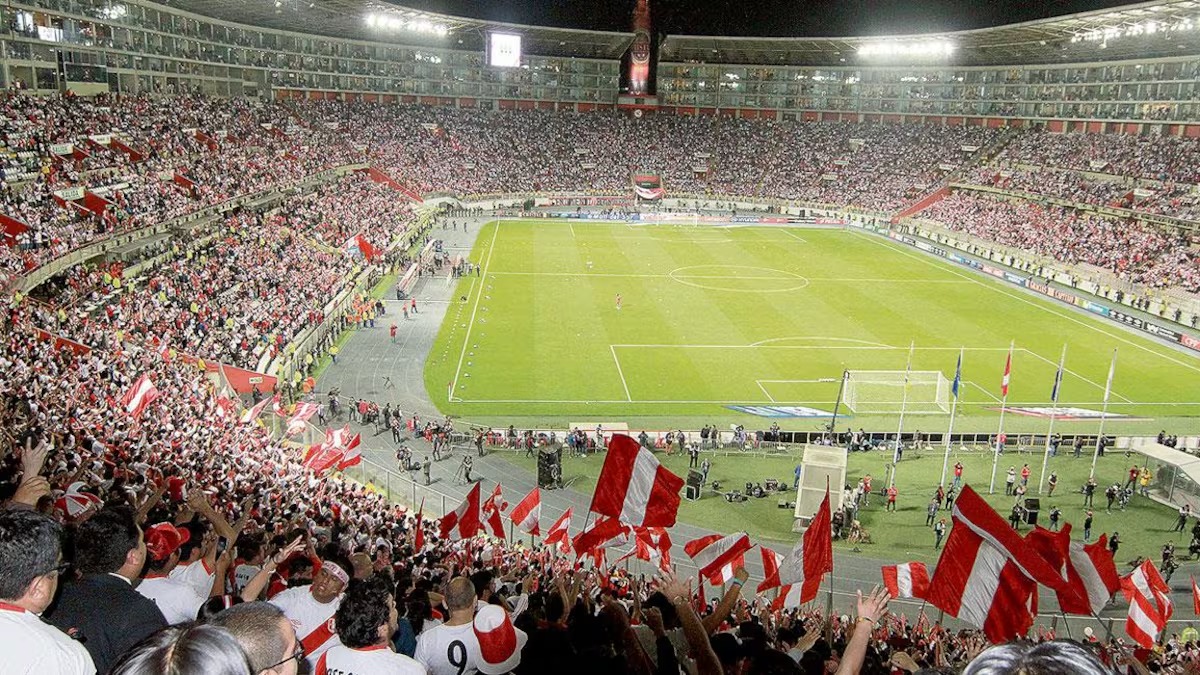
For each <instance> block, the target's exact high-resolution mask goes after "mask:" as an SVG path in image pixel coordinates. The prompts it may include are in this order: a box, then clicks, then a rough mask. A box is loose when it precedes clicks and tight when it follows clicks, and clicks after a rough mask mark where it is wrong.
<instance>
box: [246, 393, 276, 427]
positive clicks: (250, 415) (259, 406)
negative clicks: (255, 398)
mask: <svg viewBox="0 0 1200 675" xmlns="http://www.w3.org/2000/svg"><path fill="white" fill-rule="evenodd" d="M270 402H271V399H269V398H264V399H263V400H261V401H259V402H258V403H256V404H254V407H253V408H247V409H246V410H245V411H243V412H242V418H241V420H240V421H241V423H242V424H251V423H253V422H254V420H256V419H258V416H259V415H261V414H262V411H263V408H266V407H267V404H268V403H270Z"/></svg>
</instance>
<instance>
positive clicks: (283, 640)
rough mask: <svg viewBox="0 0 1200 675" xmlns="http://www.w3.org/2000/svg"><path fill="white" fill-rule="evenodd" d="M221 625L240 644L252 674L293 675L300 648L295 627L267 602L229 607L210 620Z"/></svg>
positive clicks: (297, 662) (215, 624) (302, 655)
mask: <svg viewBox="0 0 1200 675" xmlns="http://www.w3.org/2000/svg"><path fill="white" fill-rule="evenodd" d="M209 623H211V624H212V625H214V626H217V627H220V628H224V629H225V630H227V631H229V634H230V635H232V636H233V638H234V639H235V640H237V642H238V644H239V645H241V646H242V650H243V651H245V653H246V657H247V658H248V659H249V661H250V672H251V673H254V674H255V675H296V673H297V672H299V668H300V662H301V661H302V660H304V649H303V648H302V647H301V645H300V641H299V640H298V639H296V629H295V628H293V627H292V623H291V622H290V621H288V619H287V617H286V616H284V615H283V612H282V611H281V610H280V609H279V608H278V607H276V606H275V605H272V604H270V603H267V602H248V603H245V604H242V605H237V606H234V607H230V608H229V609H226V610H225V611H223V612H221V613H219V614H217V615H216V616H214V617H213V619H212V621H210V622H209Z"/></svg>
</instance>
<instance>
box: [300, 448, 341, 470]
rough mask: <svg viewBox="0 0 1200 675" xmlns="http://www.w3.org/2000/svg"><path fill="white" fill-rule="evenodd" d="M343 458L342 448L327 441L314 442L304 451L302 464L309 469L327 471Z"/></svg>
mask: <svg viewBox="0 0 1200 675" xmlns="http://www.w3.org/2000/svg"><path fill="white" fill-rule="evenodd" d="M341 459H342V450H341V448H334V447H331V446H329V445H327V444H325V443H313V444H312V445H310V446H308V450H307V451H306V452H305V453H304V459H303V460H301V462H300V463H301V464H302V465H303V466H304V468H306V469H308V470H309V471H315V472H316V473H325V472H326V471H328V470H330V469H332V468H333V467H334V465H336V464H337V463H338V462H339V461H340V460H341Z"/></svg>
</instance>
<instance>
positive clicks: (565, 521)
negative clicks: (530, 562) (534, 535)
mask: <svg viewBox="0 0 1200 675" xmlns="http://www.w3.org/2000/svg"><path fill="white" fill-rule="evenodd" d="M570 526H571V509H567V510H566V511H563V514H562V515H561V516H559V517H558V520H556V521H554V524H553V525H551V526H550V529H548V530H546V539H545V540H544V541H545V544H546V545H547V546H553V545H555V544H558V548H559V550H560V551H562V552H563V553H566V552H567V551H569V550H570V541H571V539H570V536H569V535H570V532H569V530H568V528H569V527H570Z"/></svg>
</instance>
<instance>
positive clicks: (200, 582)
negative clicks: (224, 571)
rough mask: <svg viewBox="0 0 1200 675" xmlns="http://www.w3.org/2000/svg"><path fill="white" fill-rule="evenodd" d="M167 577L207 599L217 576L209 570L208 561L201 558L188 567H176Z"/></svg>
mask: <svg viewBox="0 0 1200 675" xmlns="http://www.w3.org/2000/svg"><path fill="white" fill-rule="evenodd" d="M168 576H170V577H171V578H172V579H177V580H179V581H182V582H183V583H185V584H187V585H188V586H191V587H192V589H193V590H195V591H196V594H197V595H202V596H204V597H206V598H207V597H208V596H209V595H210V594H212V587H213V579H214V578H215V577H216V576H217V572H216V570H213V569H210V568H209V566H208V561H206V560H205V559H204V558H201V559H199V560H197V561H196V562H194V563H191V564H188V565H184V564H179V565H176V566H175V569H173V570H171V574H169V575H168Z"/></svg>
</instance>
